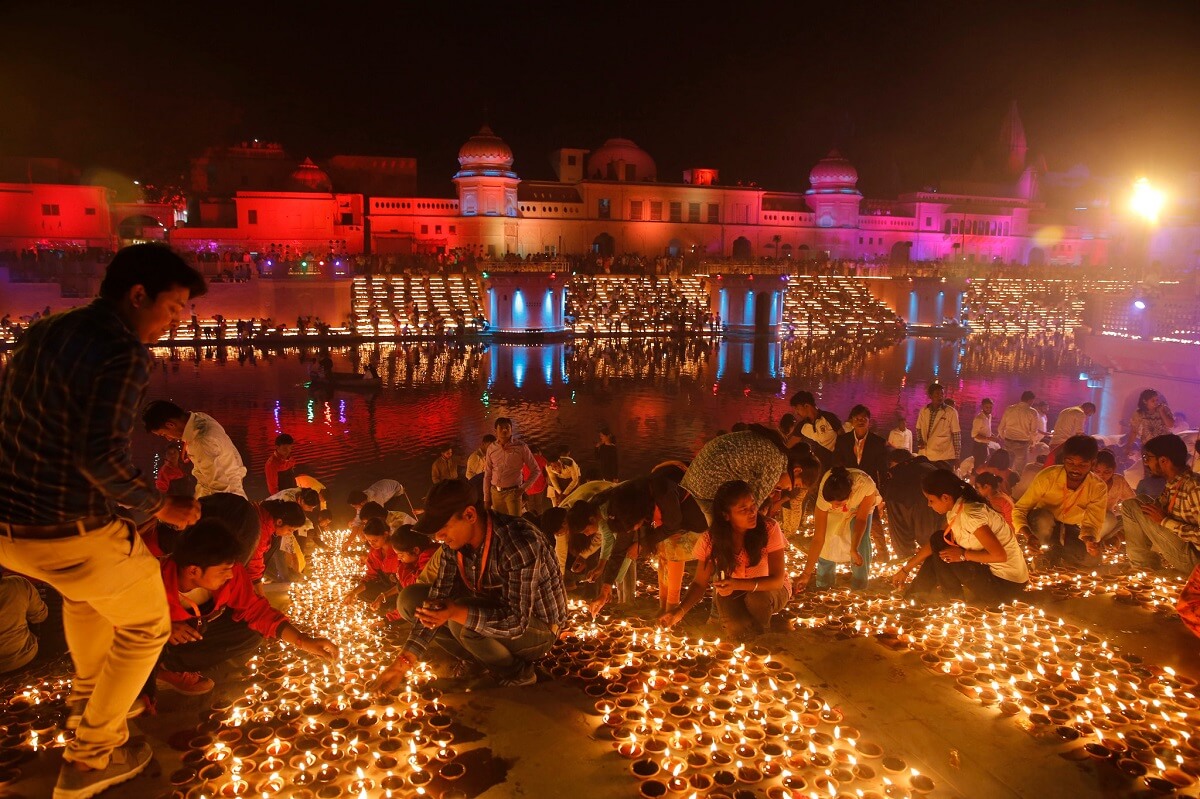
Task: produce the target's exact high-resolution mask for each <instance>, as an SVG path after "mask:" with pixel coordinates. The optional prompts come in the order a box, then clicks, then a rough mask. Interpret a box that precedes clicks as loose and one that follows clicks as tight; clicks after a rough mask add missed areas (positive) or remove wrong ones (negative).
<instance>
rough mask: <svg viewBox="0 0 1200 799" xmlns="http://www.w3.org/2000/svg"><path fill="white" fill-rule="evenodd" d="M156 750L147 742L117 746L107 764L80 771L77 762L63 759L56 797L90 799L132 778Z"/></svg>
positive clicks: (56, 798) (57, 798)
mask: <svg viewBox="0 0 1200 799" xmlns="http://www.w3.org/2000/svg"><path fill="white" fill-rule="evenodd" d="M152 754H153V753H152V752H151V751H150V744H148V743H146V742H144V741H143V742H141V743H136V744H135V743H128V744H125V745H124V746H118V747H117V748H116V749H114V750H113V753H112V756H111V757H110V758H109V761H108V767H107V768H102V769H93V770H91V771H80V770H79V769H77V768H75V764H74V763H68V762H66V761H63V764H62V769H61V770H60V771H59V772H58V782H57V783H56V784H55V786H54V799H90V797H92V796H95V795H96V794H98V793H100V792H101V791H105V790H107V789H108V788H111V787H112V786H113V785H117V784H118V783H122V782H125V780H129V779H133V778H134V777H136V776H137V775H138V774H140V773H141V772H142V770H143V769H145V768H146V765H147V764H148V763H149V762H150V757H151V755H152Z"/></svg>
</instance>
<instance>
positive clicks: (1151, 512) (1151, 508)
mask: <svg viewBox="0 0 1200 799" xmlns="http://www.w3.org/2000/svg"><path fill="white" fill-rule="evenodd" d="M1138 504H1140V505H1141V506H1142V513H1143V514H1145V516H1146V518H1147V519H1149V520H1150V521H1152V522H1154V523H1155V524H1162V521H1163V519H1165V518H1167V514H1165V513H1163V509H1162V508H1160V507H1159V506H1158V505H1157V504H1156V503H1153V502H1141V503H1138Z"/></svg>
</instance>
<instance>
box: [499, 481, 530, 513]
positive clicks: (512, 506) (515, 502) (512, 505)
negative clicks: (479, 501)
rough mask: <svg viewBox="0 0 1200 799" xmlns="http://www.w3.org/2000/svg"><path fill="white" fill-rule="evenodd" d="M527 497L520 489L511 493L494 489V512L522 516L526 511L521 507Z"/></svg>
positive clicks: (510, 491)
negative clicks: (522, 501)
mask: <svg viewBox="0 0 1200 799" xmlns="http://www.w3.org/2000/svg"><path fill="white" fill-rule="evenodd" d="M524 497H525V492H524V491H521V490H519V489H515V488H514V489H511V490H509V491H501V490H500V489H498V488H493V489H492V510H494V511H496V513H505V514H508V515H509V516H520V515H521V514H522V513H523V512H524V509H523V508H522V507H521V500H522V499H523V498H524Z"/></svg>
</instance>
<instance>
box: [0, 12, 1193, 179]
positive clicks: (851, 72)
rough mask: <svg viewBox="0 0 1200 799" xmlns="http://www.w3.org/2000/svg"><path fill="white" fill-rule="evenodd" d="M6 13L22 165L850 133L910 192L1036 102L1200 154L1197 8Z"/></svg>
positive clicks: (1109, 155) (1048, 120) (1112, 136)
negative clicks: (206, 151) (52, 159)
mask: <svg viewBox="0 0 1200 799" xmlns="http://www.w3.org/2000/svg"><path fill="white" fill-rule="evenodd" d="M5 5H6V7H7V9H6V10H4V11H0V29H3V30H4V40H5V44H4V46H3V48H0V111H2V112H3V121H2V122H0V155H45V156H60V157H63V158H66V159H68V160H70V161H72V162H74V163H76V164H77V165H79V166H81V167H83V168H84V169H85V170H96V169H113V170H116V171H117V172H119V173H120V174H122V175H127V176H129V177H130V178H133V177H137V178H141V179H142V180H157V181H159V182H167V181H170V180H172V179H175V180H179V177H180V176H181V175H182V174H183V173H184V171H185V169H186V164H187V159H188V157H189V156H192V155H195V154H198V153H199V152H200V151H201V150H202V149H203V148H204V147H205V146H207V145H210V144H227V143H234V142H238V141H242V140H247V139H251V138H255V137H257V138H259V139H264V140H275V141H279V142H281V143H282V144H283V145H284V147H285V148H286V149H287V150H288V152H289V153H290V154H292V155H293V156H295V157H297V158H301V157H303V156H305V155H308V156H312V157H313V158H321V157H325V156H329V155H333V154H336V153H350V154H374V155H398V156H415V157H416V158H417V159H418V168H419V170H420V183H421V190H422V191H423V192H427V193H434V194H448V193H449V192H450V190H451V188H450V183H449V177H450V176H451V175H452V174H453V172H454V169H455V167H456V164H455V162H454V156H455V154H456V152H457V150H458V147H459V146H460V145H461V143H462V142H463V141H464V140H465V139H466V138H467V137H468V136H470V135H471V134H472V133H474V132H475V131H476V130H477V129H478V127H479V125H480V124H481V123H482V122H483V121H484V120H485V119H486V120H487V121H488V122H490V124H491V125H492V127H493V128H494V129H495V130H496V132H497V133H498V134H499V135H501V136H502V137H504V138H505V139H506V140H507V141H508V143H509V144H510V145H511V146H512V148H513V150H514V152H515V155H516V164H515V169H516V170H517V172H518V173H519V174H520V175H521V176H522V177H525V178H549V177H551V175H552V173H551V171H550V166H549V161H548V158H547V155H548V153H549V152H550V151H551V150H553V149H554V148H556V147H559V146H576V147H585V148H591V149H594V148H596V147H597V146H599V145H600V144H601V143H602V142H603V141H604V139H605V138H608V137H610V136H616V135H624V136H627V137H629V138H632V139H634V140H635V141H636V142H638V144H640V145H641V146H642V147H644V148H645V149H646V150H648V151H649V152H650V153H651V155H652V156H654V158H655V159H656V161H657V163H658V171H659V177H660V179H663V180H671V181H678V180H679V179H680V177H679V176H680V171H681V170H682V169H685V168H687V167H690V166H715V167H717V168H719V169H720V170H721V178H722V182H725V183H733V182H735V181H738V180H743V181H756V182H758V183H759V184H760V185H762V186H765V187H768V188H773V189H780V190H798V189H802V188H805V187H806V176H807V173H808V170H809V169H810V167H811V166H812V164H813V162H814V161H815V160H816V159H818V158H820V157H821V156H822V155H824V154H825V152H826V151H827V150H828V149H829V148H830V147H832V146H837V147H839V148H840V149H841V150H842V151H843V152H844V153H845V154H846V155H847V156H848V157H850V158H851V159H852V160H853V161H854V162H855V164H856V165H857V166H858V169H859V173H860V175H861V181H860V187H861V188H863V190H864V191H865V192H866V193H867V194H868V196H890V195H894V194H895V193H896V192H897V191H900V190H912V189H916V188H919V187H920V186H922V185H926V184H929V183H932V182H934V181H936V180H938V179H939V178H943V177H953V176H956V175H961V174H963V173H964V172H966V171H967V170H968V169H969V168H970V167H971V165H972V163H973V162H974V161H975V160H976V159H977V157H978V155H979V153H980V151H981V150H982V149H983V148H984V147H985V146H987V145H988V144H990V143H992V142H993V141H994V140H995V137H996V135H997V132H998V129H999V125H1000V122H1001V119H1002V118H1003V116H1004V114H1005V112H1006V111H1007V108H1008V105H1009V103H1010V102H1011V101H1012V100H1016V101H1017V102H1018V103H1019V105H1020V109H1021V113H1022V117H1023V118H1024V121H1025V128H1026V131H1027V133H1028V136H1029V143H1030V146H1031V148H1032V150H1033V151H1035V152H1037V153H1040V154H1042V155H1043V156H1044V157H1045V159H1046V161H1047V163H1048V165H1049V166H1050V168H1051V169H1066V168H1068V167H1069V166H1071V165H1072V164H1075V163H1079V162H1084V163H1087V164H1089V165H1090V166H1091V167H1092V170H1093V172H1095V173H1102V174H1112V175H1114V176H1121V177H1124V176H1125V175H1127V174H1128V175H1133V174H1134V173H1143V172H1145V173H1148V174H1151V175H1152V176H1157V177H1161V178H1165V179H1170V177H1171V176H1172V175H1176V174H1178V173H1180V172H1182V171H1186V170H1192V169H1198V168H1200V148H1197V146H1196V141H1197V139H1198V133H1200V47H1198V46H1197V43H1198V42H1200V35H1198V34H1200V5H1198V4H1196V3H1195V2H1192V1H1191V0H1187V1H1181V2H1159V3H1155V2H1146V3H1138V2H1129V3H1111V2H1092V3H1080V2H1058V1H1057V0H1056V1H1055V2H1038V3H1017V2H1010V3H1003V4H997V3H982V2H981V3H970V2H953V3H950V2H931V3H921V2H912V1H911V0H910V2H892V3H878V4H876V3H865V2H853V0H851V2H841V3H822V4H815V3H807V2H797V3H788V4H783V3H773V4H768V5H764V6H761V7H760V6H758V5H756V4H752V3H736V2H734V3H729V4H728V5H726V6H724V7H723V8H719V7H718V6H717V5H716V4H714V3H712V2H709V3H706V4H703V5H702V4H699V3H692V4H683V3H675V2H652V1H651V2H647V1H646V0H642V2H640V3H636V4H635V3H630V4H624V3H618V2H611V3H570V2H559V3H554V4H531V3H524V4H523V3H511V2H508V3H501V2H491V3H429V4H427V5H420V4H417V3H411V2H395V3H389V4H388V5H387V8H389V9H390V10H388V11H384V10H375V9H374V8H373V6H374V5H375V4H362V5H359V4H349V3H323V4H321V5H320V6H318V8H319V9H320V13H318V12H316V11H312V12H309V11H297V10H294V8H293V4H269V8H270V10H254V9H253V8H251V7H252V6H253V5H254V4H252V3H241V4H237V5H229V6H226V5H224V4H220V3H197V4H192V3H155V4H146V5H144V6H139V4H138V3H134V2H124V3H90V2H89V3H80V4H77V7H75V8H74V9H72V8H71V4H60V3H23V4H21V7H20V8H17V9H13V8H12V6H13V5H15V4H13V3H8V4H5ZM262 5H263V6H264V7H267V6H268V4H262ZM296 5H297V6H298V5H300V4H296ZM818 5H820V6H822V8H816V6H818ZM776 6H778V7H776ZM785 6H786V7H785ZM810 6H811V8H810ZM825 7H832V8H825ZM705 8H713V9H718V10H714V11H711V12H710V11H705V10H703V9H705ZM359 9H369V10H359Z"/></svg>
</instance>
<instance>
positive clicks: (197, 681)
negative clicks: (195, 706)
mask: <svg viewBox="0 0 1200 799" xmlns="http://www.w3.org/2000/svg"><path fill="white" fill-rule="evenodd" d="M154 682H155V684H156V685H157V686H158V690H160V691H175V692H176V693H180V694H183V695H184V696H200V695H201V694H206V693H208V692H209V691H211V690H212V689H213V687H214V686H215V685H216V683H214V682H213V681H212V680H210V679H208V678H207V677H205V676H204V675H203V674H201V673H200V672H198V671H167V670H166V669H159V670H158V673H157V674H155V675H154Z"/></svg>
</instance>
